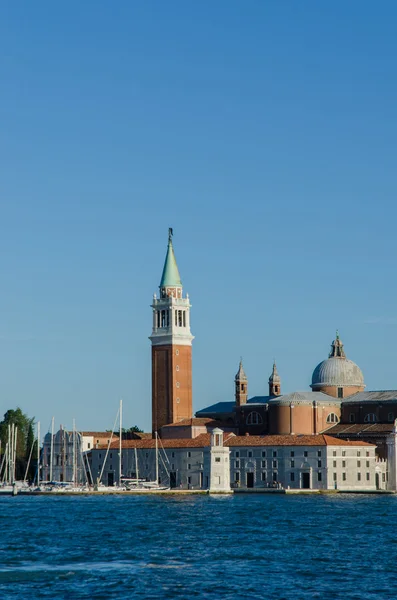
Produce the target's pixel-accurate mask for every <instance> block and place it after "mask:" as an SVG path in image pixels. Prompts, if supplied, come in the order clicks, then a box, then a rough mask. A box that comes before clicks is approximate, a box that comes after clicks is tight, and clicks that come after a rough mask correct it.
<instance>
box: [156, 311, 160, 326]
mask: <svg viewBox="0 0 397 600" xmlns="http://www.w3.org/2000/svg"><path fill="white" fill-rule="evenodd" d="M156 316H157V327H160V311H159V310H158V311H156Z"/></svg>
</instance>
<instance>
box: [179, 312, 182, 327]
mask: <svg viewBox="0 0 397 600" xmlns="http://www.w3.org/2000/svg"><path fill="white" fill-rule="evenodd" d="M178 327H182V311H181V310H178Z"/></svg>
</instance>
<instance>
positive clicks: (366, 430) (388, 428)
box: [324, 423, 394, 435]
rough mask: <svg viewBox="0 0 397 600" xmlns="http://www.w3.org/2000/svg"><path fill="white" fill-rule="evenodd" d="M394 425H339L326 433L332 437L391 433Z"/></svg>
mask: <svg viewBox="0 0 397 600" xmlns="http://www.w3.org/2000/svg"><path fill="white" fill-rule="evenodd" d="M393 427H394V423H368V424H367V423H366V424H364V423H338V424H337V425H334V426H333V427H330V428H329V429H327V430H326V431H325V432H324V433H326V434H327V435H328V434H331V435H342V434H343V435H350V434H351V435H367V434H370V433H391V432H392V430H393Z"/></svg>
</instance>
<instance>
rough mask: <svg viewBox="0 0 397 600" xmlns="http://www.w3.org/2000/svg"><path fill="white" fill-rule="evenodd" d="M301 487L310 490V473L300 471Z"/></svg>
mask: <svg viewBox="0 0 397 600" xmlns="http://www.w3.org/2000/svg"><path fill="white" fill-rule="evenodd" d="M302 489H304V490H310V473H302Z"/></svg>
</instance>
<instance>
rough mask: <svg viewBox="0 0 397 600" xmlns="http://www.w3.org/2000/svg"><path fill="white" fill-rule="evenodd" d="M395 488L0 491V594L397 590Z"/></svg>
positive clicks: (361, 595)
mask: <svg viewBox="0 0 397 600" xmlns="http://www.w3.org/2000/svg"><path fill="white" fill-rule="evenodd" d="M396 517H397V496H396V497H394V496H370V495H368V496H364V495H335V496H317V497H311V496H282V495H270V494H269V495H236V496H235V497H233V496H232V497H208V496H180V497H171V496H168V497H164V496H163V497H153V496H149V497H148V496H125V497H123V496H114V497H112V496H99V497H94V498H93V497H81V498H71V497H60V498H59V497H54V498H48V497H46V498H43V497H30V498H29V497H26V498H25V497H16V498H11V497H4V498H0V598H1V599H2V600H3V599H6V598H95V599H100V598H135V597H140V598H186V599H190V598H199V599H200V598H203V599H204V598H205V599H211V600H215V599H219V598H222V599H233V600H235V599H240V598H253V599H256V598H258V599H259V598H275V599H280V600H290V599H291V600H292V599H294V600H299V599H308V598H321V599H328V598H329V599H332V600H338V599H344V600H350V599H351V600H352V599H357V600H365V599H368V600H373V599H375V598H376V599H382V600H383V599H388V598H390V599H392V598H393V599H395V598H397V585H396V579H397V575H396V566H397V525H396Z"/></svg>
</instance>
